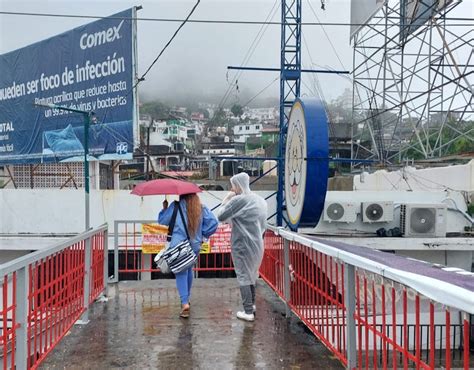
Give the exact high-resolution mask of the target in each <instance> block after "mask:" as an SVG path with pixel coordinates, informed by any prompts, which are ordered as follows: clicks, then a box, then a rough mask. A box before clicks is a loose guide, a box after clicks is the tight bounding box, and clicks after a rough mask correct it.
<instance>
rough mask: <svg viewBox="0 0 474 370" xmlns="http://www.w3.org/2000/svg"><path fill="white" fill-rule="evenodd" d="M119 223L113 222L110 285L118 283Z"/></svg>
mask: <svg viewBox="0 0 474 370" xmlns="http://www.w3.org/2000/svg"><path fill="white" fill-rule="evenodd" d="M118 228H119V223H118V222H117V221H114V278H113V279H112V280H111V281H110V282H111V283H118V281H119V238H118V232H119V229H118Z"/></svg>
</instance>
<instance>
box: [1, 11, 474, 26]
mask: <svg viewBox="0 0 474 370" xmlns="http://www.w3.org/2000/svg"><path fill="white" fill-rule="evenodd" d="M0 14H3V15H13V16H34V17H56V18H82V19H103V18H107V19H120V20H123V19H124V20H136V21H146V22H171V23H181V22H183V21H184V20H185V19H180V18H145V17H113V16H112V17H110V16H106V17H104V16H98V15H76V14H59V13H58V14H54V13H27V12H7V11H0ZM443 21H452V22H471V23H461V24H450V26H456V27H459V26H462V27H472V23H473V22H474V19H473V18H443ZM187 23H204V24H235V25H257V26H259V25H271V26H281V25H282V23H281V22H265V21H246V20H230V19H190V20H188V21H187ZM286 24H287V25H296V23H286ZM300 24H301V25H302V26H370V27H383V28H385V24H371V23H351V22H302V23H300ZM410 25H411V23H410V24H407V25H404V24H402V23H399V24H396V25H393V26H392V27H400V26H407V27H408V26H410Z"/></svg>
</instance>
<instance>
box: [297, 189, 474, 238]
mask: <svg viewBox="0 0 474 370" xmlns="http://www.w3.org/2000/svg"><path fill="white" fill-rule="evenodd" d="M377 201H393V202H394V213H393V221H392V222H384V223H381V222H376V223H366V222H362V216H361V212H362V206H361V203H362V202H377ZM329 202H348V203H355V205H356V207H355V208H356V209H357V212H358V214H357V219H356V221H355V222H353V223H345V222H327V221H323V216H321V221H320V222H319V224H318V225H317V226H316V228H314V229H311V230H308V229H305V231H310V232H313V233H321V234H330V235H356V236H357V235H359V236H364V233H375V231H376V230H377V229H379V228H381V227H384V228H386V229H390V228H393V227H399V226H400V204H404V203H411V204H414V203H428V204H440V203H445V204H446V205H447V207H448V217H447V232H462V231H464V226H470V225H471V223H470V222H469V220H467V219H466V218H465V217H464V216H463V215H462V214H461V213H460V212H458V211H456V210H455V209H456V207H458V208H459V209H460V210H462V211H466V209H467V205H466V201H465V199H464V198H463V195H462V194H461V193H459V192H450V191H446V192H444V191H328V192H327V195H326V204H328V203H329ZM366 236H368V235H367V234H366Z"/></svg>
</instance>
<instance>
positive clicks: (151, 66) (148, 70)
mask: <svg viewBox="0 0 474 370" xmlns="http://www.w3.org/2000/svg"><path fill="white" fill-rule="evenodd" d="M200 2H201V0H197V2H196V4H194V6H193V8H192V9H191V11H190V12H189V14H188V16H187V17H186V18H185V19H184V21H183V22H182V23H181V24H180V25H179V27H178V28H177V30H176V31H175V32H174V34H173V36H171V38H170V39H169V41H168V42H167V43H166V45H165V46H164V47H163V49H161V51H160V53H159V54H158V56H157V57H156V58H155V60H154V61H153V62H152V63H151V65H150V66H149V67H148V68H147V70H146V71H145V73H144V74H143V75H142V77H140V79H139V80H138V81H137V84H138V82H140V81H143V79H144V78H145V76H146V75H147V73H148V72H150V69H152V68H153V66H154V65H155V63H156V62H157V61H158V59H160V57H161V55H163V53H164V52H165V50H166V49H167V48H168V46H169V45H170V44H171V42H173V40H174V38H175V37H176V35H177V34H178V33H179V31H180V30H181V28H183V26H184V25H185V24H186V23H187V22H188V21H189V18H190V17H191V15H193V13H194V11H195V10H196V8H197V7H198V5H199V3H200Z"/></svg>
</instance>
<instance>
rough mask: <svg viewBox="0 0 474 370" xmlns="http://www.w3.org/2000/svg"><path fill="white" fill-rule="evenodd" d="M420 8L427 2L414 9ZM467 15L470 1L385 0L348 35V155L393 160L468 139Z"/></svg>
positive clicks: (438, 151) (472, 66)
mask: <svg viewBox="0 0 474 370" xmlns="http://www.w3.org/2000/svg"><path fill="white" fill-rule="evenodd" d="M426 4H429V5H426ZM418 6H419V7H422V6H426V7H429V8H427V9H425V8H423V9H424V10H423V11H424V14H423V13H418V15H416V11H418V12H419V11H420V10H419V9H417V8H416V7H418ZM414 7H415V8H414ZM420 9H421V8H420ZM462 9H464V10H462ZM408 12H412V13H411V15H410V14H407V13H408ZM414 14H415V15H414ZM420 14H421V15H420ZM472 14H473V13H472V3H471V4H469V1H466V2H464V3H463V2H461V1H459V0H452V1H450V0H448V1H442V0H430V1H421V0H411V1H407V0H387V1H386V2H385V4H384V5H383V7H382V8H381V10H380V11H379V12H378V13H377V14H376V16H375V17H373V18H372V20H371V21H369V22H368V23H367V24H366V25H364V26H363V27H362V29H361V30H360V31H359V33H358V34H357V35H356V36H355V37H354V40H353V43H354V50H353V127H352V138H353V141H352V142H353V146H352V159H376V160H378V161H380V162H382V163H384V164H392V163H396V162H402V161H403V160H405V159H424V158H433V157H441V156H444V155H446V154H449V153H450V152H451V150H452V149H453V148H454V147H453V146H455V145H457V146H458V147H459V146H461V147H462V145H465V146H466V147H469V145H471V144H472V143H473V142H474V124H473V120H474V117H473V113H474V109H473V102H472V97H473V83H474V78H473V72H474V62H473V53H474V52H473V44H474V43H473V34H474V27H473V26H474V19H473V18H472ZM455 15H456V17H455ZM459 15H461V17H462V18H461V17H459ZM416 17H418V18H416ZM466 17H468V18H466ZM353 166H357V162H354V163H353Z"/></svg>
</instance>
